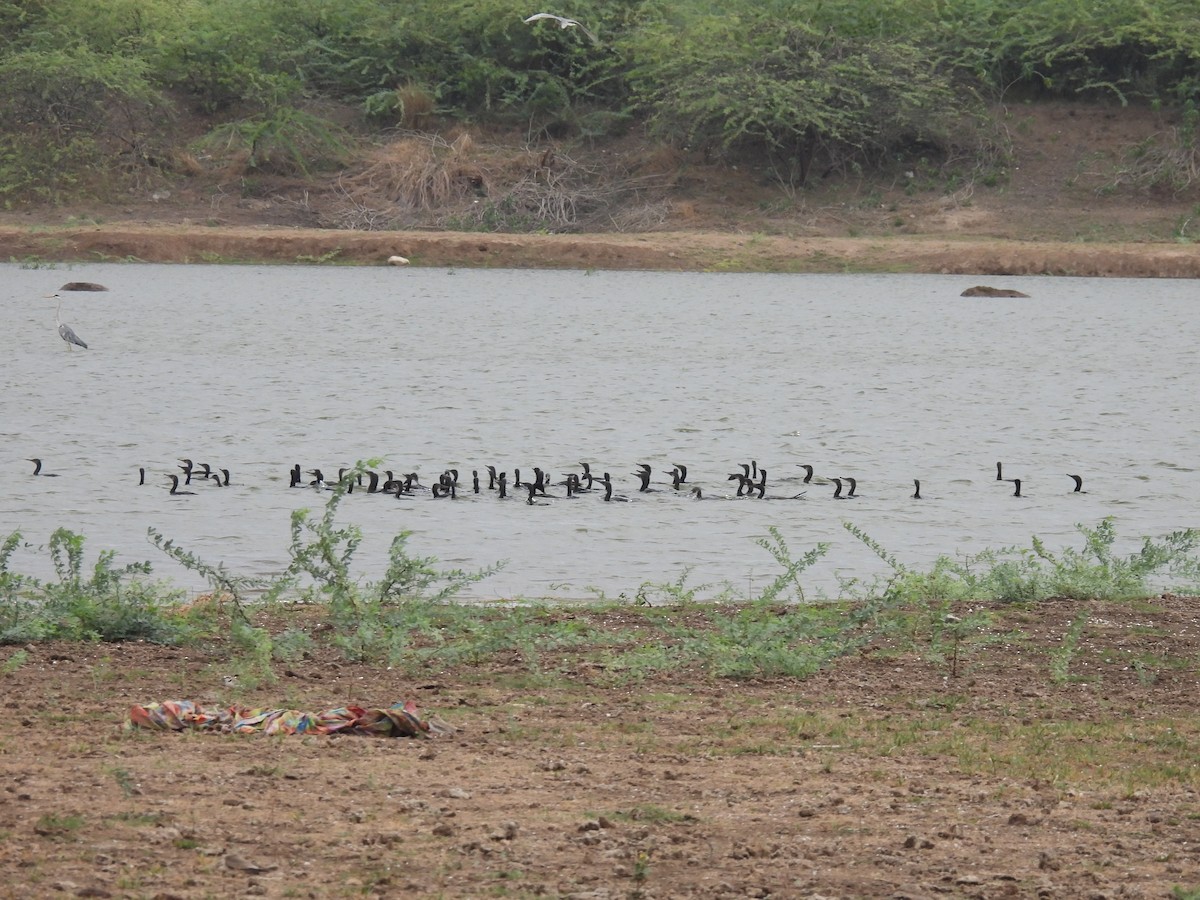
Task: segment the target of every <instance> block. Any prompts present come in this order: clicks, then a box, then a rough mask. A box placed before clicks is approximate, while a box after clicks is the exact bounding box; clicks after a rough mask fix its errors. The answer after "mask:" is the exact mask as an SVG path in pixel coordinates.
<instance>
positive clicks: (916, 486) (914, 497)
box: [912, 478, 921, 500]
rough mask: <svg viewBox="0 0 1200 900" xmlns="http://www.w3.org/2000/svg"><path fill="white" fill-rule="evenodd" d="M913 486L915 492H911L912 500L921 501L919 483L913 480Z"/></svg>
mask: <svg viewBox="0 0 1200 900" xmlns="http://www.w3.org/2000/svg"><path fill="white" fill-rule="evenodd" d="M913 486H914V487H915V488H916V490H915V491H913V495H912V499H914V500H920V499H921V482H920V481H918V480H917V479H916V478H914V479H913Z"/></svg>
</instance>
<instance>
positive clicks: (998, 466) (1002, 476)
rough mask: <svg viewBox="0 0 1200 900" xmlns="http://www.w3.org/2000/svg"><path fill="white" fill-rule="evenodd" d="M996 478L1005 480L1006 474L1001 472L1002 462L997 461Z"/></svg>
mask: <svg viewBox="0 0 1200 900" xmlns="http://www.w3.org/2000/svg"><path fill="white" fill-rule="evenodd" d="M996 480H997V481H1004V480H1005V478H1004V475H1003V474H1002V472H1001V468H1000V463H996Z"/></svg>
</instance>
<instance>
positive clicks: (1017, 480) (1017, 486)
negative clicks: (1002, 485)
mask: <svg viewBox="0 0 1200 900" xmlns="http://www.w3.org/2000/svg"><path fill="white" fill-rule="evenodd" d="M1004 480H1005V481H1011V482H1012V483H1013V488H1014V490H1013V496H1014V497H1020V496H1021V479H1020V478H1005V479H1004Z"/></svg>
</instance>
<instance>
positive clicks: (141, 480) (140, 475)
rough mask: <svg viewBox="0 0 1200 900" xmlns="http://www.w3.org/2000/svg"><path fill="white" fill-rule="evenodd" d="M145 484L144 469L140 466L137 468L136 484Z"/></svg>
mask: <svg viewBox="0 0 1200 900" xmlns="http://www.w3.org/2000/svg"><path fill="white" fill-rule="evenodd" d="M145 483H146V467H145V466H141V467H139V468H138V484H139V485H142V484H145Z"/></svg>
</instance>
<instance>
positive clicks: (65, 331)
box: [50, 293, 87, 350]
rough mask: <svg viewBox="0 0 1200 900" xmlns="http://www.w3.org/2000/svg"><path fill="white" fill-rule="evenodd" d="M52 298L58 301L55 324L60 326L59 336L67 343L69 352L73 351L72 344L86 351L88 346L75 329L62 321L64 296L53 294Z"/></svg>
mask: <svg viewBox="0 0 1200 900" xmlns="http://www.w3.org/2000/svg"><path fill="white" fill-rule="evenodd" d="M50 296H51V298H52V299H54V300H57V301H58V307H57V308H56V309H55V310H54V323H55V324H56V325H57V326H58V336H59V337H61V338H62V339H63V340H64V341H66V342H67V349H68V350H70V349H71V345H72V344H75V345H76V346H77V347H82V348H83V349H84V350H86V349H87V344H85V343H84V342H83V339H82V338H81V337H80V336H79V335H77V334H76V333H75V331H74V329H73V328H71V326H70V325H68V324H66V323H65V322H64V321H63V320H62V302H63V298H62V295H61V294H57V293H56V294H51V295H50Z"/></svg>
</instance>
